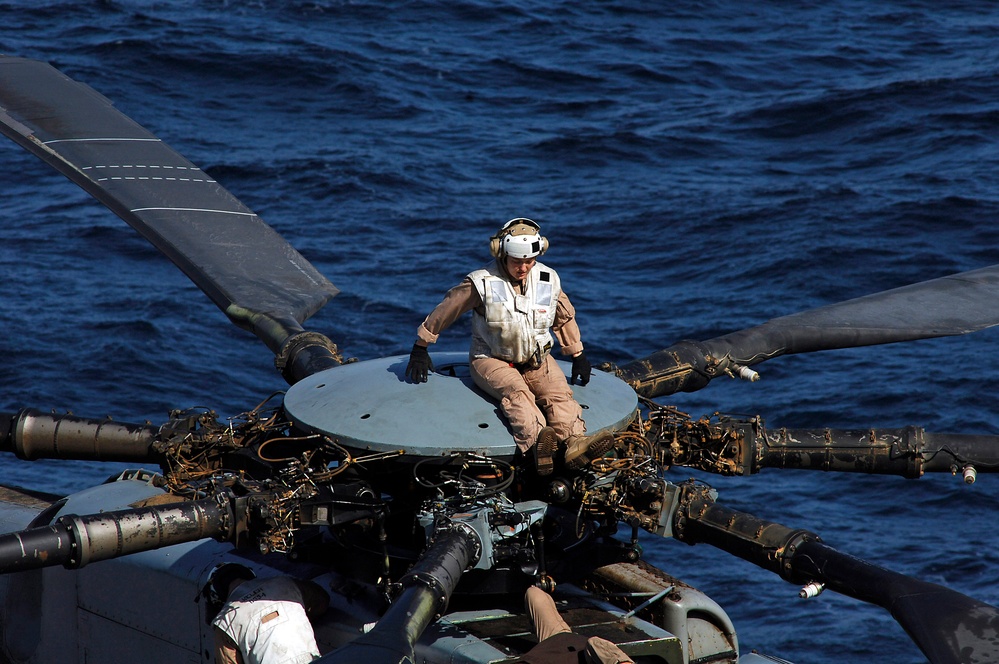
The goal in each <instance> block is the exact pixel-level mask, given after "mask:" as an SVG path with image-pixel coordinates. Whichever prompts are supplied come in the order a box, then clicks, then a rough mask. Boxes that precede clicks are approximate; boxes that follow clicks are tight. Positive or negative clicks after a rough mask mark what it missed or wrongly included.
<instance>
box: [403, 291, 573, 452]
mask: <svg viewBox="0 0 999 664" xmlns="http://www.w3.org/2000/svg"><path fill="white" fill-rule="evenodd" d="M504 273H505V272H504ZM519 286H520V284H514V289H515V290H517V291H519V292H520V293H521V294H523V289H522V288H519ZM467 311H473V312H474V313H473V315H475V316H481V315H483V314H482V313H481V312H482V311H483V304H482V298H481V297H480V296H479V293H478V291H476V289H475V287H474V286H473V285H472V282H471V281H470V280H469V279H467V278H466V279H465V280H464V281H462V282H461V283H460V284H458V285H457V286H455V287H454V288H452V289H451V290H449V291H448V292H447V294H446V295H445V296H444V300H443V301H442V302H441V303H440V304H439V305H437V307H436V308H435V309H434V310H433V311H432V312H431V313H430V315H429V316H427V319H426V320H425V321H423V323H422V324H421V325H420V327H419V329H418V330H417V333H416V334H417V338H419V339H420V341H422V342H424V343H427V344H432V343H434V342H436V341H437V337H438V336H439V335H440V333H441V332H443V331H444V330H446V329H447V328H448V327H449V326H450V325H451V324H452V323H454V321H455V320H457V319H458V317H460V316H461V315H462V314H464V313H465V312H467ZM575 316H576V310H575V309H573V307H572V303H571V302H569V298H568V297H567V296H566V294H565V292H562V293H560V295H559V298H558V303H557V305H556V311H555V322H554V324H553V325H552V328H551V329H552V333H554V335H555V338H556V339H557V340H558V344H559V346H560V347H561V349H562V354H563V355H567V356H572V355H575V354H576V353H578V352H580V351H581V350H583V342H582V341H581V339H580V333H579V326H578V325H577V324H576V319H575ZM470 364H471V373H472V380H474V381H475V384H476V385H478V386H479V387H480V388H481V389H482V390H484V391H485V392H486V393H488V394H489V395H491V396H492V397H493V398H495V399H496V400H497V401H499V403H500V408H501V410H502V411H503V414H504V415H505V416H506V418H507V421H508V422H509V423H510V428H511V430H512V431H513V438H514V440H515V441H516V443H517V447H518V448H520V450H521V451H522V452H526V451H527V450H528V449H530V448H531V446H532V445H534V443H535V442H536V441H537V438H538V432H539V431H541V429H542V428H543V427H545V426H546V425H547V426H550V427H552V428H553V429H555V433H556V435H557V436H558V439H559V440H565V439H566V438H568V437H569V436H576V435H582V434H583V433H584V432H585V431H586V425H585V424H584V423H583V411H582V409H581V408H580V407H579V404H578V403H576V400H575V399H574V398H573V396H572V390H571V389H570V388H569V384H568V382H567V381H566V379H565V374H564V373H562V370H561V368H559V366H558V364H557V363H556V362H555V360H554V359H553V358H552V357H551V355H548V356H547V357H546V358H545V361H544V363H543V364H542V365H541V366H540V367H539V368H537V369H530V368H527V367H523V366H513V365H511V364H510V363H509V362H506V361H504V360H499V359H497V358H494V357H478V358H476V357H471V358H470Z"/></svg>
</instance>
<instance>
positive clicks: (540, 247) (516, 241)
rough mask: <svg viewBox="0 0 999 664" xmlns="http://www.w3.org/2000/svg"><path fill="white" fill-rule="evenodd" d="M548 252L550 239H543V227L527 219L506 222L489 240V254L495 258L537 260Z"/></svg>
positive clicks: (518, 218) (521, 218) (520, 218)
mask: <svg viewBox="0 0 999 664" xmlns="http://www.w3.org/2000/svg"><path fill="white" fill-rule="evenodd" d="M546 251H548V238H545V237H541V226H539V225H538V222H536V221H532V220H530V219H527V218H525V217H517V218H516V219H511V220H510V221H508V222H506V223H505V224H503V228H501V229H499V232H498V233H496V235H494V236H493V237H492V238H490V240H489V252H490V253H491V254H492V255H493V257H495V258H504V257H506V256H512V257H513V258H535V257H537V256H540V255H541V254H543V253H545V252H546Z"/></svg>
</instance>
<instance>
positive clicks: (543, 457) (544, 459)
mask: <svg viewBox="0 0 999 664" xmlns="http://www.w3.org/2000/svg"><path fill="white" fill-rule="evenodd" d="M556 450H558V436H557V435H556V434H555V429H552V428H551V427H544V428H543V429H541V431H539V432H538V440H537V441H536V442H535V443H534V469H535V470H536V471H537V472H538V475H542V476H543V475H551V474H552V470H554V468H555V460H554V457H555V452H556Z"/></svg>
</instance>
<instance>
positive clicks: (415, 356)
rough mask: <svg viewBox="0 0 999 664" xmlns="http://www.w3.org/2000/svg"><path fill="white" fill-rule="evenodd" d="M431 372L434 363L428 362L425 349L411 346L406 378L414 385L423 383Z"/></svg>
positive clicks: (424, 347) (428, 354) (418, 345)
mask: <svg viewBox="0 0 999 664" xmlns="http://www.w3.org/2000/svg"><path fill="white" fill-rule="evenodd" d="M433 370H434V363H433V362H432V361H431V360H430V353H429V352H427V347H426V346H421V345H420V344H413V350H411V351H410V352H409V364H407V365H406V377H407V378H409V379H410V380H412V381H413V382H414V383H425V382H427V373H428V372H430V371H433Z"/></svg>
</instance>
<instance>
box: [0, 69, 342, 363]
mask: <svg viewBox="0 0 999 664" xmlns="http://www.w3.org/2000/svg"><path fill="white" fill-rule="evenodd" d="M0 132H2V133H3V134H5V135H6V136H8V137H9V138H11V139H12V140H13V141H14V142H16V143H17V144H18V145H20V146H21V147H23V148H25V149H26V150H28V151H29V152H31V153H32V154H34V155H36V156H37V157H39V158H40V159H42V161H44V162H46V163H47V164H49V165H50V166H52V167H53V168H55V169H56V170H58V171H59V172H61V173H62V174H63V175H65V176H66V177H68V178H69V179H70V180H72V181H73V182H75V183H76V184H78V185H79V186H80V187H82V188H83V189H84V190H85V191H87V192H88V193H89V194H91V195H92V196H94V197H95V198H96V199H97V200H99V201H100V202H101V203H103V204H104V205H106V206H107V207H108V208H110V209H111V210H112V211H113V212H114V213H115V214H117V215H118V216H119V217H121V218H122V219H124V220H125V221H126V222H127V223H128V224H129V225H131V226H132V227H133V228H134V229H135V230H137V231H138V232H139V233H140V234H142V236H143V237H145V238H146V239H147V240H149V242H151V243H152V244H153V245H154V246H155V247H156V248H157V249H159V250H160V251H161V252H162V253H163V254H164V255H166V256H167V258H169V259H170V260H171V261H173V263H174V264H176V265H177V266H178V267H179V268H180V269H181V270H182V271H183V272H184V273H185V274H186V275H187V276H188V277H189V278H190V279H191V280H192V281H193V282H194V283H195V284H196V285H197V286H198V287H199V288H200V289H201V290H202V291H204V292H205V293H206V294H207V295H208V297H209V298H211V300H212V301H213V302H214V303H215V305H216V306H218V308H219V309H221V310H222V311H223V312H224V313H225V314H226V316H228V317H229V319H230V320H231V321H232V322H233V323H235V324H236V325H238V326H240V327H242V328H244V329H247V330H250V331H251V332H253V333H254V334H256V335H257V336H258V337H259V338H260V339H261V340H263V341H264V342H265V343H266V344H267V346H268V347H269V348H270V349H271V350H272V351H273V352H274V353H275V354H278V353H279V352H280V351H281V348H282V345H283V344H284V343H285V342H286V341H287V340H288V339H289V338H290V337H291V336H294V335H295V334H296V333H301V332H302V328H301V323H303V322H304V321H305V320H306V319H307V318H308V317H309V316H311V315H312V314H314V313H315V312H316V311H318V310H319V309H320V308H321V307H323V305H325V304H326V303H327V302H328V301H329V300H330V299H331V298H333V297H334V296H335V295H336V294H337V293H338V292H339V291H338V290H337V289H336V287H335V286H333V284H332V283H330V282H329V280H327V279H326V277H324V276H323V275H322V274H320V273H319V271H318V270H316V268H315V267H314V266H313V265H312V264H311V263H309V261H308V260H306V259H305V258H304V257H303V256H302V255H301V254H299V253H298V251H296V250H295V249H294V248H293V247H292V246H291V245H290V244H288V242H287V241H285V240H284V239H283V238H282V237H281V236H280V235H279V234H278V233H277V232H276V231H275V230H274V229H273V228H271V227H270V226H268V225H267V224H266V223H265V222H264V221H263V220H262V219H261V218H260V217H258V216H257V215H256V214H255V213H254V212H253V211H252V210H250V209H249V208H247V207H246V206H245V205H243V204H242V203H241V202H240V201H239V200H237V199H236V198H235V197H234V196H233V195H232V194H231V193H230V192H228V191H227V190H226V189H224V188H223V187H222V186H221V185H220V184H219V183H217V182H216V181H215V180H214V179H212V178H211V177H210V176H209V175H208V174H206V173H205V172H204V171H202V170H201V169H200V168H198V167H197V166H195V165H194V164H192V163H191V162H190V161H188V160H187V159H185V158H184V157H183V156H182V155H180V154H179V153H177V152H176V151H174V150H173V149H172V148H170V147H169V146H168V145H166V144H165V143H164V142H163V141H161V140H160V139H158V138H157V137H156V136H154V135H153V134H151V133H150V132H149V131H147V130H146V129H144V128H143V127H141V126H139V125H138V124H137V123H136V122H134V121H133V120H132V119H131V118H129V117H127V116H125V115H124V114H122V113H121V112H119V111H118V110H116V109H115V108H114V107H113V106H112V104H111V103H110V102H109V101H108V100H107V99H106V98H104V97H103V96H102V95H101V94H99V93H98V92H96V91H95V90H93V89H92V88H90V87H89V86H87V85H84V84H82V83H79V82H77V81H74V80H72V79H70V78H69V77H67V76H66V75H64V74H62V73H61V72H59V71H58V70H56V69H55V68H53V67H52V66H50V65H49V64H47V63H44V62H40V61H36V60H29V59H25V58H17V57H10V56H0Z"/></svg>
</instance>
